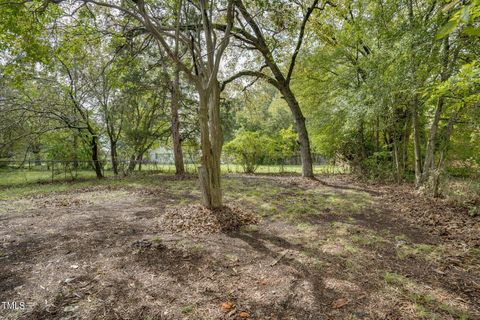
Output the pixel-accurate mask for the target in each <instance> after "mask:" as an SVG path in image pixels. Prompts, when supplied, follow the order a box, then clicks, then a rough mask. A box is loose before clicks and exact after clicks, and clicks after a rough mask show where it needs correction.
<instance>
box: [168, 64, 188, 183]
mask: <svg viewBox="0 0 480 320" xmlns="http://www.w3.org/2000/svg"><path fill="white" fill-rule="evenodd" d="M179 100H180V71H179V70H178V67H176V68H175V79H174V81H173V85H172V101H171V111H172V120H171V125H172V142H173V156H174V159H175V173H176V174H177V175H182V174H184V173H185V166H184V164H183V151H182V140H181V137H180V120H179V117H178V102H179Z"/></svg>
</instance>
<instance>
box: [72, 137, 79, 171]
mask: <svg viewBox="0 0 480 320" xmlns="http://www.w3.org/2000/svg"><path fill="white" fill-rule="evenodd" d="M73 169H75V170H78V133H76V132H75V133H74V134H73Z"/></svg>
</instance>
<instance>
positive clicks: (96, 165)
mask: <svg viewBox="0 0 480 320" xmlns="http://www.w3.org/2000/svg"><path fill="white" fill-rule="evenodd" d="M92 162H93V166H94V168H95V174H96V175H97V178H98V179H101V178H103V174H102V165H101V163H100V160H99V159H98V138H97V136H96V135H92Z"/></svg>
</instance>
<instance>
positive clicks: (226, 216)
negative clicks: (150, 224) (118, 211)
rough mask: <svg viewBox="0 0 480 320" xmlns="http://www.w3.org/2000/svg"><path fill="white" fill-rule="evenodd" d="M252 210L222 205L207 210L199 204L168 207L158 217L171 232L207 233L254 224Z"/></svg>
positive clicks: (232, 229)
mask: <svg viewBox="0 0 480 320" xmlns="http://www.w3.org/2000/svg"><path fill="white" fill-rule="evenodd" d="M256 223H257V219H256V217H255V215H254V213H252V212H247V211H245V210H243V209H242V208H239V207H229V206H224V207H223V208H221V209H215V210H209V209H207V208H205V207H203V206H201V205H193V204H192V205H186V206H181V207H172V208H168V209H167V210H166V211H165V213H164V214H163V215H162V216H161V217H160V226H161V227H162V228H165V229H166V230H169V231H172V232H184V233H188V234H209V233H218V232H228V231H234V230H237V229H239V228H240V227H241V226H244V225H249V224H256Z"/></svg>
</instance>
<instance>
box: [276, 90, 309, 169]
mask: <svg viewBox="0 0 480 320" xmlns="http://www.w3.org/2000/svg"><path fill="white" fill-rule="evenodd" d="M281 92H282V94H283V96H284V98H285V101H286V102H287V104H288V106H289V108H290V111H291V112H292V114H293V118H294V121H295V128H296V129H297V133H298V141H299V142H300V156H301V159H302V176H303V177H306V178H313V177H314V176H313V161H312V154H311V152H310V139H309V138H308V132H307V126H306V125H305V117H304V116H303V114H302V111H301V109H300V105H299V104H298V101H297V99H296V98H295V95H294V94H293V92H292V91H291V90H290V88H289V87H288V86H283V87H282V88H281Z"/></svg>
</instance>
